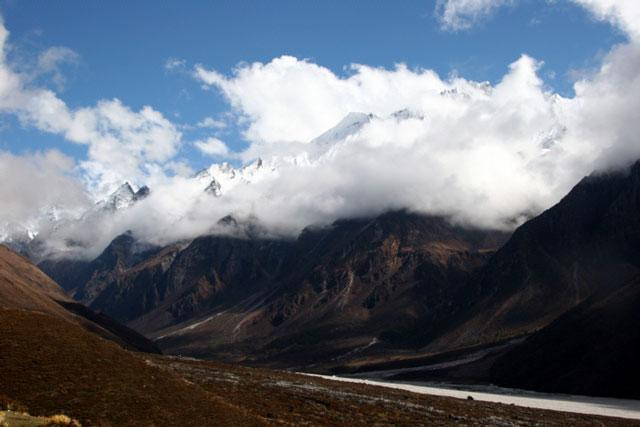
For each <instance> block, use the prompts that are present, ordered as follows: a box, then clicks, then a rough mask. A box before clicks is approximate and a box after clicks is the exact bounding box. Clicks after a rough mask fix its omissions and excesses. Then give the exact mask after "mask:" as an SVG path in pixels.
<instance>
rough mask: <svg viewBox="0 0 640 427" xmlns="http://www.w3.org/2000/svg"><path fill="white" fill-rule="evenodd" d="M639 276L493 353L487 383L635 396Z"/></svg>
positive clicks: (639, 370) (639, 376)
mask: <svg viewBox="0 0 640 427" xmlns="http://www.w3.org/2000/svg"><path fill="white" fill-rule="evenodd" d="M638 325H640V276H639V277H636V278H635V279H634V280H632V281H631V282H630V283H628V284H627V285H625V286H623V287H622V288H620V289H617V290H615V291H610V292H605V293H604V295H602V294H601V293H599V294H596V295H594V296H592V297H591V298H589V299H587V300H586V301H585V302H583V303H582V304H580V305H578V306H577V307H576V308H574V309H572V310H570V311H569V312H567V313H566V314H564V315H562V316H561V317H560V318H558V319H557V320H556V321H554V322H553V323H551V324H550V325H549V326H547V327H546V328H544V329H542V330H541V331H540V332H537V333H535V334H534V335H532V336H531V337H530V338H528V339H527V340H526V341H525V342H524V343H522V344H521V345H519V346H517V347H516V348H514V349H513V350H511V351H509V352H507V354H505V355H503V356H501V357H500V358H498V360H497V361H496V362H495V363H494V365H493V366H492V368H491V380H492V382H494V383H496V384H499V385H503V386H507V387H518V388H526V389H531V390H537V391H544V392H554V393H571V394H586V395H595V396H608V397H611V396H613V397H624V398H633V399H640V389H638V384H640V365H639V364H638V355H639V354H640V328H639V327H638Z"/></svg>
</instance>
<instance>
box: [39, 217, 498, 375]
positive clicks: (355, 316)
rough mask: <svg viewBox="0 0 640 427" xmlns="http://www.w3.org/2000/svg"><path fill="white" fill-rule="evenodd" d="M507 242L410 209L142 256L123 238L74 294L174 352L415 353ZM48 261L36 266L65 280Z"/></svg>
mask: <svg viewBox="0 0 640 427" xmlns="http://www.w3.org/2000/svg"><path fill="white" fill-rule="evenodd" d="M505 239H506V235H505V234H504V233H501V232H485V231H477V230H467V229H463V228H460V227H455V226H451V225H450V224H448V223H447V222H446V221H445V220H443V219H441V218H435V217H427V216H421V215H415V214H409V213H406V212H392V213H388V214H384V215H381V216H379V217H377V218H373V219H354V220H344V221H338V222H336V223H335V224H334V225H333V226H332V227H328V228H322V229H308V230H305V231H304V232H303V233H302V234H301V235H300V237H299V238H298V239H297V240H295V241H282V240H279V241H276V240H264V239H240V238H232V237H221V236H206V237H201V238H198V239H195V240H194V241H193V242H191V244H189V245H188V246H187V247H185V248H178V247H177V246H172V247H168V248H163V249H158V250H155V251H149V252H147V254H149V255H145V256H142V257H141V255H140V254H138V253H135V251H133V250H131V249H130V247H128V246H127V245H129V246H130V245H132V244H133V243H134V240H133V239H132V238H131V236H128V237H126V236H121V237H119V238H118V239H116V240H115V241H114V242H113V243H112V245H110V247H109V248H107V249H106V250H105V252H104V253H103V254H102V255H100V257H98V258H97V259H96V260H95V261H92V262H91V263H86V264H84V265H83V267H82V268H84V269H86V270H84V271H89V272H90V273H89V274H86V277H88V278H89V279H88V280H87V281H86V282H84V283H83V284H82V285H80V286H78V287H77V289H76V292H75V295H76V297H79V298H80V299H81V300H82V301H83V302H85V303H87V304H90V307H92V308H93V309H96V310H99V311H104V312H105V313H107V314H109V315H112V316H114V317H115V318H117V319H118V320H121V321H123V322H129V325H131V326H133V327H135V328H136V329H138V330H140V331H142V332H144V333H146V334H148V335H150V336H161V337H162V336H164V338H163V339H161V340H160V341H159V343H160V344H161V346H162V347H164V348H165V349H167V350H168V351H170V352H176V353H180V354H192V355H199V356H207V357H214V356H215V357H224V358H225V359H230V360H238V359H244V358H245V357H247V359H246V360H254V361H255V360H257V359H258V358H259V359H261V360H263V361H266V360H272V361H276V362H277V363H278V364H280V366H285V365H290V364H303V363H304V364H307V363H311V361H312V360H313V359H318V360H323V359H326V358H327V357H329V358H338V359H339V358H341V357H344V356H345V355H347V354H348V353H349V352H352V351H354V350H357V349H358V348H361V347H364V346H367V347H368V348H370V347H373V348H372V350H375V349H376V348H379V349H380V351H381V352H383V353H388V352H389V351H390V350H393V349H398V348H407V349H410V350H411V349H413V350H415V349H416V348H419V347H420V346H422V345H424V344H425V343H426V342H428V340H429V339H430V338H431V336H433V334H435V333H436V332H437V331H438V330H439V328H442V327H443V325H444V324H445V319H446V317H447V316H448V313H449V312H450V311H451V306H453V305H457V304H458V302H457V301H455V300H454V299H455V298H459V297H460V295H461V294H462V293H461V291H460V290H461V289H462V288H463V287H464V286H465V284H466V282H467V280H468V278H469V277H470V275H471V273H472V272H473V271H475V270H476V269H478V268H479V267H480V266H482V265H483V264H484V263H485V262H486V260H487V259H488V257H489V256H490V254H491V252H492V251H493V250H495V249H496V248H497V247H498V246H499V245H500V244H501V243H502V242H503V241H504V240H505ZM123 243H125V245H124V246H123ZM132 254H134V255H132ZM136 257H137V258H136ZM140 258H142V259H141V260H140ZM105 260H109V262H105ZM55 265H56V264H55V263H54V262H47V263H43V264H41V266H42V267H43V269H44V270H45V271H47V272H48V273H49V274H51V275H52V277H54V278H56V279H57V280H60V281H61V282H63V283H66V280H65V278H64V277H61V275H60V274H59V273H58V271H56V269H55ZM87 266H88V267H87ZM105 266H106V268H105ZM110 266H115V267H110ZM60 271H63V272H64V273H65V274H67V275H68V277H77V273H76V271H74V270H73V269H69V268H65V269H64V270H60ZM68 287H69V286H68ZM95 290H101V291H100V292H98V293H97V294H96V293H95ZM90 295H91V296H92V297H91V298H88V296H90ZM83 297H84V298H83ZM203 320H204V322H203ZM185 328H187V329H185ZM413 350H411V351H413Z"/></svg>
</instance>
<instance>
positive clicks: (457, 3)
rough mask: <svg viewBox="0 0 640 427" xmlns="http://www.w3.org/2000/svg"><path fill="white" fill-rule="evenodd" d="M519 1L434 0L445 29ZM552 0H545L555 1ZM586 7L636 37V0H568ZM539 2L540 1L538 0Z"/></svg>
mask: <svg viewBox="0 0 640 427" xmlns="http://www.w3.org/2000/svg"><path fill="white" fill-rule="evenodd" d="M519 1H520V0H438V1H437V2H436V7H435V14H436V16H437V17H438V19H439V20H440V23H441V27H442V29H443V30H447V31H460V30H468V29H469V28H472V27H473V26H475V25H477V24H478V23H479V22H480V21H482V20H485V19H488V18H489V17H490V16H491V15H493V14H494V13H495V12H496V11H497V10H498V9H499V8H501V7H504V6H509V5H514V4H516V3H518V2H519ZM555 1H556V0H547V2H555ZM568 1H570V2H573V3H576V4H578V5H580V6H583V7H584V8H586V9H587V10H588V11H589V12H591V13H592V14H593V16H594V17H595V18H596V19H598V20H601V21H608V22H610V23H611V24H612V25H614V26H616V27H618V28H620V29H621V30H622V31H623V32H625V33H626V34H627V35H628V36H629V37H630V38H632V39H636V40H638V39H639V38H640V2H639V1H637V0H568ZM540 3H542V2H540Z"/></svg>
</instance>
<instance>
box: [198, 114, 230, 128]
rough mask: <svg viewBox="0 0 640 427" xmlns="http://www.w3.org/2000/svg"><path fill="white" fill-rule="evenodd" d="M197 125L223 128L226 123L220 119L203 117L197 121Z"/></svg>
mask: <svg viewBox="0 0 640 427" xmlns="http://www.w3.org/2000/svg"><path fill="white" fill-rule="evenodd" d="M197 126H198V127H199V128H208V129H224V128H226V127H227V123H226V122H224V121H222V120H216V119H214V118H213V117H205V118H204V119H202V120H200V121H199V122H198V124H197Z"/></svg>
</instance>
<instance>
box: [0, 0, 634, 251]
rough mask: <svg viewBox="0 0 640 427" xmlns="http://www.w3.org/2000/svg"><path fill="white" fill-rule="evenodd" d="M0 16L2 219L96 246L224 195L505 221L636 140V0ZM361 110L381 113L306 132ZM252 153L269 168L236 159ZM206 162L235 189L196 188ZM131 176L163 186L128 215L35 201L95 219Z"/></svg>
mask: <svg viewBox="0 0 640 427" xmlns="http://www.w3.org/2000/svg"><path fill="white" fill-rule="evenodd" d="M0 16H1V17H2V22H3V23H2V27H1V28H0V47H1V57H0V178H1V179H2V181H3V186H2V188H1V189H0V197H2V199H3V200H5V201H6V203H5V207H4V208H3V210H2V211H0V231H2V229H3V228H4V230H5V231H4V235H5V236H6V235H7V233H8V232H7V231H6V230H9V229H10V230H16V229H24V228H28V229H30V230H31V229H36V230H37V233H40V236H41V237H43V238H44V237H46V236H49V234H51V233H53V232H52V231H51V230H49V231H47V230H46V228H47V227H49V228H55V229H56V230H58V231H56V232H57V233H58V234H59V235H58V236H57V237H56V238H57V239H58V242H57V243H56V244H57V245H58V246H59V245H61V244H62V243H60V242H61V241H68V240H69V239H70V238H73V239H74V241H81V242H97V243H95V244H93V243H91V248H92V249H91V251H93V252H95V251H96V250H99V249H100V248H101V247H104V245H105V244H106V243H105V242H108V240H109V239H110V238H113V237H114V235H117V234H118V233H120V232H123V231H125V230H128V229H133V230H134V231H137V232H138V233H139V234H140V235H141V236H145V237H146V238H150V236H155V237H154V238H155V239H156V240H157V241H158V243H166V242H167V241H170V240H176V239H181V238H189V237H193V236H194V235H197V234H201V233H205V232H212V227H214V225H215V224H216V221H217V219H219V218H221V217H222V216H224V215H226V214H228V213H233V214H234V215H236V216H238V217H243V218H253V219H255V220H257V221H258V222H260V223H261V224H262V225H263V226H264V227H265V229H266V230H270V231H269V232H270V233H274V234H277V235H295V234H296V233H298V232H299V231H300V230H301V229H302V228H303V227H304V226H307V225H309V224H327V223H330V222H331V221H333V220H335V219H338V218H342V217H347V216H354V215H371V214H376V213H379V212H382V211H384V210H388V209H400V208H407V209H411V210H416V211H419V212H424V213H429V214H437V215H444V216H447V217H449V218H451V219H452V221H454V222H459V223H463V224H467V225H470V226H477V227H489V228H510V227H511V228H512V227H514V226H516V225H517V224H519V223H521V222H522V221H523V220H524V219H525V218H528V217H530V216H531V215H534V214H537V213H539V212H541V211H542V210H544V209H545V208H548V207H549V206H551V205H552V204H553V203H555V202H557V201H558V200H559V198H560V197H562V196H563V195H564V194H566V192H567V191H568V190H569V189H570V188H571V187H572V186H573V185H575V183H577V181H578V180H579V179H580V178H581V177H583V176H585V175H587V174H589V173H591V172H592V171H594V170H603V169H609V168H613V167H621V165H625V164H627V163H629V161H632V160H634V159H636V158H637V157H638V156H640V150H639V149H638V143H637V141H635V139H634V138H635V135H637V134H638V133H637V131H638V129H635V126H637V125H635V123H638V121H637V120H636V118H637V117H636V115H637V113H636V112H637V111H640V108H638V107H640V106H639V105H637V104H638V103H640V101H636V100H637V99H640V81H639V79H638V77H637V76H638V75H640V45H639V43H638V40H639V39H640V3H639V2H637V1H635V0H617V1H616V0H546V1H542V0H437V1H426V0H422V1H410V0H407V1H402V2H392V1H382V0H374V1H370V2H366V3H365V2H361V1H343V2H313V1H272V2H262V1H246V2H229V1H220V2H199V1H193V2H189V1H182V2H151V1H136V2H98V1H66V2H39V1H31V0H21V1H15V0H5V1H0ZM400 110H404V111H405V114H404V115H402V116H399V115H397V112H398V111H400ZM352 112H357V113H364V116H362V117H367V116H366V114H371V115H372V116H371V118H370V119H363V120H364V122H362V123H361V122H358V123H355V124H353V126H354V127H353V129H355V131H353V132H351V133H347V134H342V135H340V138H337V139H336V140H331V141H328V142H326V141H325V142H326V144H329V145H330V147H328V148H327V147H324V148H323V147H320V146H319V144H318V143H317V141H316V143H315V144H314V143H313V142H312V141H313V140H314V139H315V138H316V137H318V136H319V135H321V134H323V133H324V132H326V131H327V130H329V129H331V128H332V127H334V126H335V125H336V124H338V123H339V122H340V121H341V120H342V119H343V118H344V117H345V116H347V115H348V114H349V113H352ZM350 117H351V118H352V119H353V117H354V116H350ZM358 117H360V118H362V117H361V116H358ZM343 124H344V123H343ZM325 140H326V138H325ZM319 147H320V148H319ZM258 157H260V158H262V159H264V160H265V165H267V166H265V168H267V167H268V168H269V170H271V171H275V172H273V173H265V172H259V173H257V172H256V173H254V172H250V171H244V172H242V173H241V172H240V168H241V167H242V166H243V165H255V163H253V162H255V160H256V159H257V158H258ZM222 162H230V163H231V164H232V165H233V166H234V167H236V168H238V172H237V173H238V174H239V176H240V175H241V176H242V177H243V179H244V178H246V180H248V181H251V185H237V181H238V180H236V181H233V182H231V181H229V182H227V181H224V180H225V179H226V178H225V176H223V175H224V171H223V169H224V168H222V169H221V168H220V164H221V163H222ZM211 165H213V166H211ZM216 165H217V166H216ZM210 166H211V167H212V169H211V170H210V172H211V174H212V177H213V178H215V179H217V181H219V182H222V183H223V185H222V196H221V197H218V198H216V199H215V200H210V199H202V200H201V194H200V193H201V190H202V189H201V188H200V187H199V186H200V183H199V182H195V181H194V180H193V178H192V177H193V175H194V173H195V172H197V171H199V170H201V169H203V168H208V167H210ZM216 174H218V175H216ZM221 174H222V175H221ZM125 181H127V182H130V183H131V184H132V185H133V186H134V188H137V187H139V186H142V185H149V187H151V188H152V195H151V196H150V197H149V198H148V200H145V202H144V203H141V204H140V206H136V207H134V208H133V209H129V210H128V211H127V213H126V214H121V213H119V214H118V215H117V216H116V217H109V218H106V219H105V218H101V219H100V220H99V221H98V220H95V221H98V222H99V223H91V225H87V224H85V223H83V222H82V221H80V222H79V223H78V221H75V222H74V224H76V223H78V224H80V225H77V224H76V225H73V226H68V227H66V228H65V227H59V226H56V227H52V226H51V224H50V223H47V222H46V221H44V220H43V219H42V217H43V213H47V212H49V213H48V214H46V215H44V216H45V217H51V216H52V215H51V214H50V211H51V210H52V207H55V211H56V214H55V215H54V216H55V217H56V218H57V217H58V216H60V215H62V216H63V217H64V216H65V215H67V216H68V217H69V218H71V217H73V218H75V219H76V220H77V219H78V217H80V216H82V217H83V218H86V212H87V211H88V210H91V209H92V206H94V205H95V202H96V201H99V200H101V199H103V198H104V197H107V196H108V195H109V194H110V193H111V192H113V191H114V190H115V189H116V188H117V187H119V186H120V185H121V184H122V183H123V182H125ZM231 190H233V191H231ZM61 212H63V214H61ZM64 212H67V213H66V214H64ZM78 212H83V214H82V215H81V214H78ZM149 212H151V213H153V215H155V216H154V218H156V222H154V223H153V224H152V225H150V224H149V223H148V221H146V220H144V217H145V216H148V215H149ZM65 218H66V217H65ZM69 218H66V219H67V220H68V219H69ZM43 221H44V222H43ZM85 222H86V221H85ZM45 223H46V224H45ZM47 224H48V225H47ZM158 227H160V228H158ZM214 228H215V227H214ZM60 229H65V230H68V232H64V233H63V232H61V231H60ZM89 229H91V232H89V231H88V230H89ZM47 233H49V234H47ZM65 233H66V234H65ZM96 233H97V234H96ZM1 235H3V233H0V236H1ZM158 235H161V236H162V238H159V237H157V236H158ZM51 239H52V240H53V237H51ZM86 244H89V243H86ZM81 246H82V245H81ZM85 246H86V245H85ZM85 246H82V247H85Z"/></svg>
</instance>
